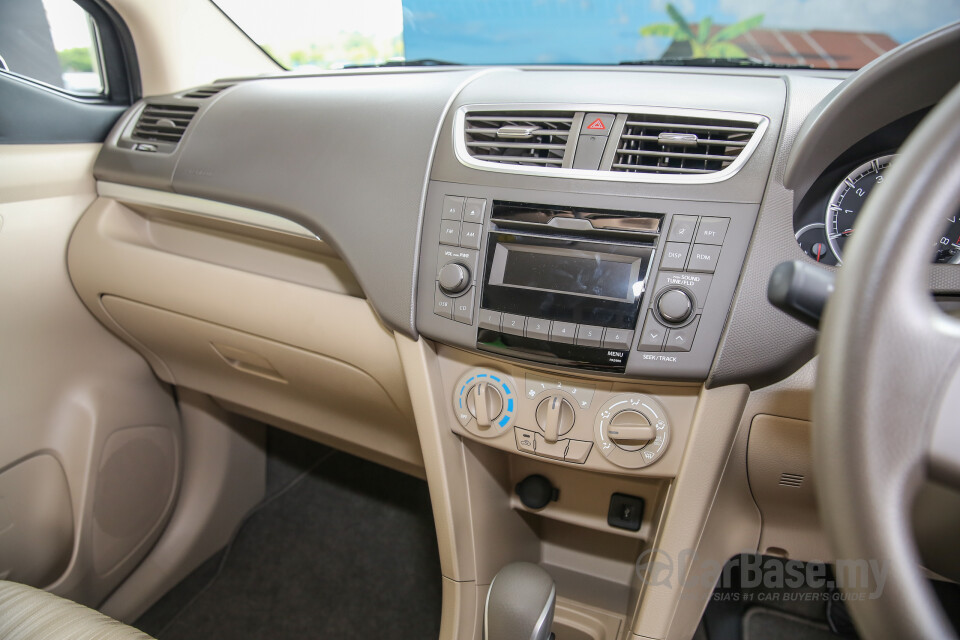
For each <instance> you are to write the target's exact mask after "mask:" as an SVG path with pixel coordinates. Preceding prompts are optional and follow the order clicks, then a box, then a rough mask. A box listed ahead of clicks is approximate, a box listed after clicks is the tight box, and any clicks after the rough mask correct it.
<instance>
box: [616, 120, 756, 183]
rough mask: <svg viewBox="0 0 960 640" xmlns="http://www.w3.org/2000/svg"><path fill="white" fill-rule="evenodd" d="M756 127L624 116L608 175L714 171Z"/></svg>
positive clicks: (740, 147)
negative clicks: (619, 173) (623, 172)
mask: <svg viewBox="0 0 960 640" xmlns="http://www.w3.org/2000/svg"><path fill="white" fill-rule="evenodd" d="M756 130H757V124H756V123H753V122H747V121H739V120H714V119H710V118H688V117H685V116H667V115H658V116H653V115H651V116H646V115H635V114H629V115H628V116H627V120H626V123H625V124H624V126H623V133H622V134H621V136H620V142H619V144H618V145H617V153H616V155H615V156H614V159H613V164H612V165H611V167H610V170H611V171H628V172H633V173H656V174H697V173H701V174H702V173H714V172H717V171H722V170H724V169H726V168H727V167H728V166H730V165H731V164H732V163H733V161H734V160H736V159H737V157H738V156H739V155H740V154H741V152H743V150H744V148H745V147H746V146H747V144H748V143H749V142H750V139H751V138H752V137H753V135H754V133H755V132H756Z"/></svg>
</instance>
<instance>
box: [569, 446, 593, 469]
mask: <svg viewBox="0 0 960 640" xmlns="http://www.w3.org/2000/svg"><path fill="white" fill-rule="evenodd" d="M591 449H593V443H592V442H586V441H584V440H571V441H570V444H569V445H567V453H566V454H564V456H563V459H564V460H566V461H567V462H575V463H576V464H583V463H584V462H586V461H587V456H589V455H590V450H591Z"/></svg>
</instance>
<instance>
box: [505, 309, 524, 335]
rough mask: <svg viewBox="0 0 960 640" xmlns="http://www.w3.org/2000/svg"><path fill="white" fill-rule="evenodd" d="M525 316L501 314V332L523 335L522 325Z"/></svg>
mask: <svg viewBox="0 0 960 640" xmlns="http://www.w3.org/2000/svg"><path fill="white" fill-rule="evenodd" d="M525 320H526V318H525V317H524V316H518V315H514V314H512V313H505V314H503V320H502V321H501V324H500V326H501V328H500V332H501V333H508V334H510V335H512V336H521V337H522V336H523V325H524V321H525Z"/></svg>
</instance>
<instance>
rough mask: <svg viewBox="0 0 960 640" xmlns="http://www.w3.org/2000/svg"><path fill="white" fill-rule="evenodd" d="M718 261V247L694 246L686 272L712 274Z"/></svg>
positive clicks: (708, 245)
mask: <svg viewBox="0 0 960 640" xmlns="http://www.w3.org/2000/svg"><path fill="white" fill-rule="evenodd" d="M718 260H720V247H718V246H716V245H712V244H695V245H693V250H692V251H691V252H690V263H689V264H687V270H689V271H699V272H701V273H713V272H714V271H716V270H717V261H718Z"/></svg>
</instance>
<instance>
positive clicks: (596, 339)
mask: <svg viewBox="0 0 960 640" xmlns="http://www.w3.org/2000/svg"><path fill="white" fill-rule="evenodd" d="M577 346H579V347H601V346H603V327H594V326H591V325H588V324H581V325H580V326H578V327H577Z"/></svg>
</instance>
